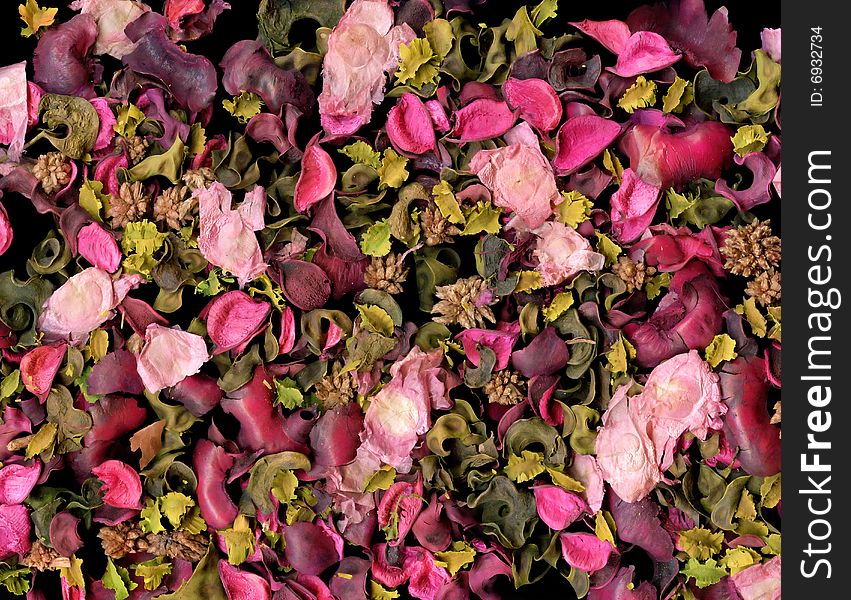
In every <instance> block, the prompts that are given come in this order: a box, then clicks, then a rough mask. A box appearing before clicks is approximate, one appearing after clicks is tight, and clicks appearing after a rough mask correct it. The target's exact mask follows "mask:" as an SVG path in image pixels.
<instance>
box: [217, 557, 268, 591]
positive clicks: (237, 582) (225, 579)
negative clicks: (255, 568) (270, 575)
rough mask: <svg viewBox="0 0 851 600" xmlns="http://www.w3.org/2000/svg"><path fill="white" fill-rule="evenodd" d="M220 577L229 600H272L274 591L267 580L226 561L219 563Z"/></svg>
mask: <svg viewBox="0 0 851 600" xmlns="http://www.w3.org/2000/svg"><path fill="white" fill-rule="evenodd" d="M219 577H221V580H222V585H223V586H224V588H225V593H226V594H227V595H228V600H272V590H271V588H270V587H269V584H268V583H267V582H266V580H265V579H263V578H262V577H260V576H259V575H255V574H254V573H249V572H248V571H243V570H241V569H239V568H238V567H234V566H233V565H231V564H230V563H229V562H228V561H226V560H220V561H219Z"/></svg>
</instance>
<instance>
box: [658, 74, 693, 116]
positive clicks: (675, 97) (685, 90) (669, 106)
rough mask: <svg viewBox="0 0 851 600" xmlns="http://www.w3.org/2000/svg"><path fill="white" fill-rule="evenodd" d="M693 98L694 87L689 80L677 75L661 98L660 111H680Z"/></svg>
mask: <svg viewBox="0 0 851 600" xmlns="http://www.w3.org/2000/svg"><path fill="white" fill-rule="evenodd" d="M692 100H694V87H693V86H692V84H691V83H690V82H689V81H686V80H685V79H681V78H679V77H677V78H676V79H675V80H674V83H672V84H671V87H669V88H668V91H667V92H666V93H665V97H664V98H662V112H664V113H680V112H682V111H683V109H684V108H685V107H686V106H688V105H689V104H691V102H692Z"/></svg>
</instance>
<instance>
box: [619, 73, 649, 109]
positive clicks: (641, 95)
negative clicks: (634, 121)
mask: <svg viewBox="0 0 851 600" xmlns="http://www.w3.org/2000/svg"><path fill="white" fill-rule="evenodd" d="M654 104H656V82H655V81H653V80H650V81H647V80H646V79H645V78H644V76H643V75H639V76H638V78H637V79H636V80H635V83H633V84H632V85H631V86H629V87H628V88H627V90H626V91H625V92H624V94H623V96H621V99H620V100H618V106H620V107H621V108H622V109H624V110H625V111H626V112H628V113H630V114H631V113H634V112H635V111H636V110H638V109H639V108H647V107H649V106H653V105H654Z"/></svg>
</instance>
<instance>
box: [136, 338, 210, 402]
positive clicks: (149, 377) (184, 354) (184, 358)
mask: <svg viewBox="0 0 851 600" xmlns="http://www.w3.org/2000/svg"><path fill="white" fill-rule="evenodd" d="M208 358H209V355H208V354H207V344H206V343H205V342H204V338H202V337H201V336H199V335H195V334H194V333H188V332H186V331H180V330H179V329H170V328H168V327H163V326H162V325H157V324H151V325H148V329H147V330H146V331H145V345H144V346H143V347H142V351H141V352H140V353H139V357H138V365H137V369H138V372H139V377H141V379H142V382H143V383H144V384H145V389H147V390H148V391H149V392H158V391H160V390H161V389H163V388H167V387H171V386H173V385H175V384H177V383H179V382H180V381H181V380H183V379H184V378H185V377H188V376H189V375H194V374H195V373H197V372H198V371H199V370H201V367H202V366H203V365H204V363H205V362H207V359H208Z"/></svg>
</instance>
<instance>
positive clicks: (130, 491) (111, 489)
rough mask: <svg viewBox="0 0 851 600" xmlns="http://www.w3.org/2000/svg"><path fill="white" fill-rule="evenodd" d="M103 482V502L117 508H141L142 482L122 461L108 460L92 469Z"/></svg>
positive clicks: (93, 473)
mask: <svg viewBox="0 0 851 600" xmlns="http://www.w3.org/2000/svg"><path fill="white" fill-rule="evenodd" d="M92 475H94V476H95V477H97V478H98V479H100V480H101V481H102V482H103V487H101V491H102V492H103V501H104V502H105V503H107V504H108V505H109V506H114V507H115V508H140V507H141V505H140V501H141V499H142V481H141V479H139V474H138V473H137V472H136V471H134V470H133V468H132V467H130V466H129V465H127V464H125V463H123V462H121V461H120V460H108V461H106V462H103V463H101V464H100V465H99V466H97V467H95V468H94V469H92Z"/></svg>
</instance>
